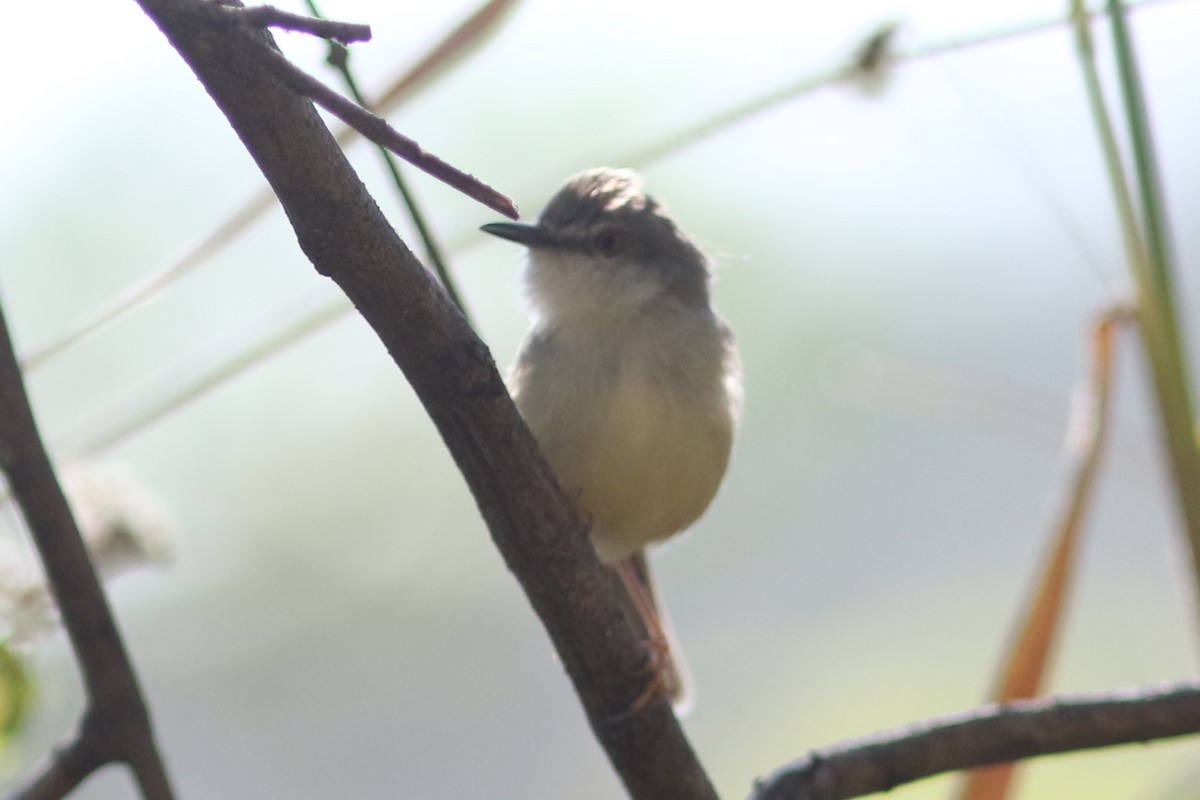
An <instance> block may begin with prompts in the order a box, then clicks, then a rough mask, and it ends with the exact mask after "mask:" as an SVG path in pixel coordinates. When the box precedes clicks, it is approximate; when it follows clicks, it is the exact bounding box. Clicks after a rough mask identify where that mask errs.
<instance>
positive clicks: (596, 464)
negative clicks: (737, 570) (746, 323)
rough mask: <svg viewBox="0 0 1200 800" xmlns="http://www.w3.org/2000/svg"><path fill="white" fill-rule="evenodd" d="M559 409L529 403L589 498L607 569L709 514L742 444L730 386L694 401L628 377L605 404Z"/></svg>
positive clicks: (692, 395) (547, 440) (566, 479)
mask: <svg viewBox="0 0 1200 800" xmlns="http://www.w3.org/2000/svg"><path fill="white" fill-rule="evenodd" d="M519 399H525V398H519ZM556 399H557V400H558V401H560V402H559V403H556V404H555V405H556V406H557V407H556V408H554V409H552V410H551V409H548V408H546V406H545V404H539V403H536V402H523V403H521V405H522V412H523V413H524V414H525V415H526V419H527V421H528V422H529V424H530V426H531V427H532V428H533V432H534V434H535V435H536V436H537V438H538V441H539V443H540V444H541V447H542V450H543V452H545V454H546V457H547V458H548V459H549V461H550V464H551V466H552V467H553V468H554V470H555V472H556V474H557V475H558V477H559V480H560V481H562V483H563V485H564V486H565V487H566V488H568V489H571V490H575V491H577V492H578V493H579V502H580V505H581V506H582V507H583V509H584V510H585V511H586V512H587V513H588V515H589V516H590V517H591V521H592V541H593V543H594V545H595V547H596V551H597V553H598V555H599V556H600V558H601V559H603V560H604V561H608V562H612V561H616V560H618V559H620V558H623V557H625V556H627V555H629V554H631V553H633V552H635V551H637V550H638V549H640V548H642V547H644V546H645V545H647V544H649V543H651V542H655V541H659V540H662V539H665V538H667V537H669V536H671V535H673V534H675V533H678V532H679V531H682V530H683V529H684V528H686V527H688V526H689V525H690V524H691V523H693V522H695V521H696V519H697V518H698V517H699V516H700V515H701V514H702V513H703V512H704V510H705V509H706V508H707V507H708V504H709V502H710V501H711V500H712V498H713V496H714V495H715V494H716V491H717V486H718V485H719V484H720V482H721V477H722V476H723V475H724V472H725V466H726V464H727V462H728V459H729V450H730V445H731V443H732V435H733V421H732V418H731V413H730V409H729V400H728V398H727V397H726V395H725V392H724V388H723V386H722V385H721V384H720V383H716V384H714V385H713V386H712V387H709V388H706V389H705V388H701V389H699V390H697V391H694V392H687V393H684V392H680V391H679V390H678V389H668V388H667V387H665V386H664V385H663V384H662V383H661V382H658V381H656V380H654V379H653V377H651V376H646V377H644V378H641V379H639V378H637V377H634V376H629V375H628V374H627V375H626V376H625V377H624V380H622V381H620V382H619V384H618V385H617V386H616V387H614V388H612V389H611V390H609V391H607V392H605V393H603V394H602V395H599V396H596V395H592V396H585V395H583V393H582V392H581V393H580V396H576V397H570V398H563V397H558V398H556ZM528 400H533V398H528ZM563 401H566V402H563Z"/></svg>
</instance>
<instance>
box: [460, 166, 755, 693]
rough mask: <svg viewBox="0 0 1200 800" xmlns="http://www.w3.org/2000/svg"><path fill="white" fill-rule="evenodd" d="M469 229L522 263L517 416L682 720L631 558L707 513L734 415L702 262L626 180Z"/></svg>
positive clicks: (721, 326) (729, 361)
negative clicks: (527, 323)
mask: <svg viewBox="0 0 1200 800" xmlns="http://www.w3.org/2000/svg"><path fill="white" fill-rule="evenodd" d="M482 230H483V231H484V232H486V233H488V234H492V235H494V236H498V237H500V238H503V239H507V240H509V241H512V242H516V243H517V244H520V245H523V246H524V247H525V248H527V250H528V257H527V260H526V267H525V271H524V287H525V293H526V296H527V301H528V306H529V309H530V314H531V327H530V330H529V333H528V334H527V335H526V337H525V340H524V342H523V344H522V345H521V347H520V350H519V352H518V355H517V357H516V360H515V362H514V364H513V366H512V368H511V370H510V373H509V378H508V383H509V388H510V390H511V393H512V395H513V399H514V401H515V403H516V405H517V409H518V410H519V411H520V413H521V415H522V417H523V418H524V420H525V422H526V424H527V425H528V426H529V428H530V430H531V431H532V432H533V435H534V437H535V439H536V440H537V442H538V445H539V447H540V448H541V450H542V452H543V454H544V455H545V457H546V459H547V461H548V462H549V464H550V466H551V468H552V469H553V470H554V473H555V475H556V476H557V477H558V480H559V482H560V484H561V485H562V486H563V487H564V488H565V489H567V490H568V491H570V492H572V493H573V495H574V496H575V497H576V498H577V502H578V504H579V506H580V508H581V510H582V511H583V512H584V514H585V516H586V518H587V519H588V520H589V521H590V538H591V542H592V544H593V546H594V548H595V550H596V554H597V556H599V558H600V560H601V561H602V562H604V563H605V564H608V565H610V566H612V567H613V568H614V569H616V570H617V572H618V574H619V575H620V576H621V577H622V580H623V581H624V583H625V586H626V589H627V590H628V591H629V593H630V595H631V597H632V599H633V601H634V605H635V607H637V608H638V610H639V612H640V613H641V614H642V617H643V620H644V622H645V624H646V627H647V632H648V635H649V637H650V640H651V644H652V649H651V652H652V655H653V654H654V653H656V652H657V655H656V656H654V657H653V659H652V660H653V661H655V662H656V663H657V665H658V668H657V670H656V675H655V678H654V680H653V681H652V682H651V684H650V687H649V688H657V687H661V689H662V690H664V691H665V692H666V693H667V695H668V696H669V698H670V699H671V701H672V704H673V706H674V707H675V709H676V712H677V713H679V714H681V715H682V714H683V713H685V712H686V710H687V709H688V708H689V707H690V705H691V700H692V695H693V686H692V681H691V677H690V673H689V672H688V671H687V667H686V665H685V662H684V661H683V657H682V651H681V650H680V648H679V645H678V641H677V640H676V639H675V635H674V631H673V629H672V628H671V625H670V621H669V618H668V617H667V615H666V608H665V606H664V605H663V602H662V598H661V595H660V593H659V592H658V591H657V588H656V587H655V585H654V582H653V579H652V577H651V574H650V570H649V563H648V561H647V558H646V548H647V547H648V546H650V545H652V544H655V543H658V542H662V541H664V540H666V539H668V538H670V537H672V536H674V535H676V534H678V533H680V532H682V531H684V530H686V529H687V528H689V527H690V526H691V525H692V524H693V523H694V522H696V520H697V519H699V518H700V516H701V515H702V514H703V513H704V512H705V510H706V509H707V508H708V507H709V504H710V503H711V502H712V500H713V498H714V496H715V495H716V493H717V488H718V486H719V485H720V483H721V481H722V478H723V477H724V475H725V472H726V467H727V465H728V463H729V457H730V452H731V449H732V446H733V437H734V432H735V428H736V427H737V424H738V419H739V416H740V411H741V405H742V369H741V359H740V355H739V352H738V348H737V345H736V342H735V340H734V336H733V333H732V332H731V330H730V327H729V325H728V324H727V323H726V322H725V320H724V319H722V317H721V316H720V315H719V314H717V312H716V311H715V310H714V308H713V304H712V292H711V284H712V269H711V262H710V260H709V258H708V257H707V256H706V255H705V254H704V252H703V251H702V250H701V249H700V247H699V246H698V245H697V244H696V242H695V241H694V240H693V239H692V238H691V237H690V236H688V235H687V234H686V233H685V232H684V231H683V230H682V229H681V228H680V227H679V225H678V224H677V223H676V221H675V220H674V218H673V217H672V216H671V215H670V213H669V212H668V210H667V209H666V207H665V206H663V205H662V204H660V203H659V202H658V201H656V200H655V199H654V197H653V196H651V195H649V194H647V193H646V192H645V190H644V182H643V179H642V178H641V176H639V175H638V174H637V173H635V172H633V171H632V170H628V169H614V168H611V167H596V168H593V169H588V170H585V171H583V172H580V173H579V174H577V175H575V176H574V177H572V178H570V179H569V180H568V181H567V183H566V185H565V186H563V187H562V189H561V190H559V191H558V193H557V194H555V195H554V196H553V198H551V200H550V201H549V202H548V203H547V204H546V206H545V208H544V209H543V211H542V213H541V214H540V215H539V216H538V218H537V220H536V222H535V223H534V224H525V223H514V222H496V223H491V224H488V225H484V226H483V228H482Z"/></svg>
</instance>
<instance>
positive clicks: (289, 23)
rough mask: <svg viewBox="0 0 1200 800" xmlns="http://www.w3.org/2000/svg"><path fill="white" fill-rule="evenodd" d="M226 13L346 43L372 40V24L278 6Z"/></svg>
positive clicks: (259, 24) (248, 22) (244, 21)
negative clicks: (289, 9)
mask: <svg viewBox="0 0 1200 800" xmlns="http://www.w3.org/2000/svg"><path fill="white" fill-rule="evenodd" d="M226 13H227V14H229V15H230V16H231V17H233V18H234V19H236V20H238V21H239V22H241V23H242V24H245V25H250V26H254V27H259V28H280V29H282V30H286V31H298V32H300V33H311V34H312V35H313V36H319V37H321V38H322V39H331V40H333V41H335V42H341V43H342V44H350V43H351V42H368V41H370V40H371V26H370V25H360V24H358V23H354V22H336V21H334V20H329V19H324V18H317V17H306V16H303V15H302V14H293V13H291V12H288V11H282V10H280V9H278V8H275V7H274V6H251V7H249V8H227V9H226Z"/></svg>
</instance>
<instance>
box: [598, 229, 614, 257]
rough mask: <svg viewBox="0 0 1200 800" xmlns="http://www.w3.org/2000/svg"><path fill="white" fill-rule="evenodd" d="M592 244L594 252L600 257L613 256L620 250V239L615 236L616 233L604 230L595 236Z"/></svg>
mask: <svg viewBox="0 0 1200 800" xmlns="http://www.w3.org/2000/svg"><path fill="white" fill-rule="evenodd" d="M592 244H593V245H594V246H595V248H596V252H598V253H600V254H601V255H605V256H613V255H616V254H617V251H619V250H620V249H621V237H620V236H618V235H617V232H616V231H614V230H611V229H607V228H606V229H605V230H602V231H600V232H599V233H597V234H596V238H595V239H593V240H592Z"/></svg>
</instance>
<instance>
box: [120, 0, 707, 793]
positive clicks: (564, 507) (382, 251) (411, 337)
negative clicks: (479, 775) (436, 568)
mask: <svg viewBox="0 0 1200 800" xmlns="http://www.w3.org/2000/svg"><path fill="white" fill-rule="evenodd" d="M139 1H140V4H141V6H142V8H143V9H145V11H146V13H147V14H148V15H149V16H150V17H151V18H152V19H153V20H154V21H155V22H156V24H157V25H158V26H159V28H161V29H162V31H163V32H164V33H165V34H166V36H167V38H168V39H169V40H170V41H171V43H172V44H173V45H174V46H175V48H176V49H177V50H178V51H179V53H180V54H181V55H182V56H183V58H184V60H185V61H187V63H188V64H189V66H191V68H192V69H193V71H194V72H195V73H196V75H197V77H199V79H200V81H201V82H202V83H203V84H204V87H205V89H206V90H207V91H208V93H209V94H210V95H211V96H212V97H213V99H214V100H215V101H216V103H217V105H218V106H219V107H220V108H221V110H222V111H223V112H224V113H225V116H226V117H227V118H228V120H229V122H230V124H231V125H232V127H233V128H234V130H235V131H236V132H237V134H238V136H239V137H240V138H241V140H242V142H243V143H244V144H245V146H246V149H247V150H248V151H249V152H250V154H251V156H252V157H253V158H254V160H255V161H256V162H257V163H258V166H259V168H260V169H261V170H262V172H263V174H264V176H265V177H266V178H267V180H268V181H269V182H270V184H271V186H272V188H273V189H274V190H275V192H276V194H277V195H278V196H279V199H280V202H281V203H282V205H283V208H284V210H285V212H286V213H287V216H288V218H289V220H290V221H291V224H292V226H293V228H294V229H295V232H296V236H297V239H298V240H299V243H300V246H301V248H302V249H303V250H304V252H305V254H306V255H307V256H308V257H309V259H310V260H311V261H312V263H313V265H314V266H315V267H316V268H317V271H318V272H320V273H321V274H323V275H326V276H328V277H330V278H332V279H333V280H334V281H335V282H337V284H338V285H339V286H340V287H341V289H342V290H343V291H345V293H346V294H347V295H348V296H349V298H350V299H351V300H352V301H353V303H354V304H355V306H356V307H357V308H358V310H359V312H360V313H361V314H362V315H363V317H364V318H365V319H366V321H367V322H368V323H369V324H370V325H371V327H372V328H373V329H374V330H375V332H376V333H377V334H378V336H379V338H380V339H381V340H382V342H383V344H384V346H385V347H386V348H387V350H388V352H389V353H390V355H391V356H392V358H393V359H394V360H395V362H396V363H397V365H399V367H400V368H401V370H402V371H403V372H404V375H405V377H407V378H408V380H409V382H410V383H411V384H412V386H413V388H414V390H415V391H416V393H417V395H418V397H419V398H420V400H421V402H422V403H423V404H424V406H425V409H426V410H427V412H428V413H429V416H430V418H431V419H432V420H433V422H434V424H435V425H436V426H437V428H438V431H439V432H440V434H441V436H442V438H443V440H444V441H445V443H446V446H447V448H448V449H449V451H450V453H451V455H452V456H453V458H454V460H455V462H456V463H457V464H458V467H459V469H460V470H461V471H462V473H463V475H464V477H465V478H466V480H467V484H468V486H469V487H470V489H471V491H472V493H473V494H474V496H475V499H476V502H477V503H478V505H479V509H480V511H481V513H482V515H483V518H484V520H485V521H486V523H487V525H488V528H489V530H490V531H491V534H492V538H493V539H494V540H495V542H496V545H497V547H498V548H499V550H500V552H501V554H502V555H503V556H504V559H505V561H506V562H507V564H508V566H509V568H510V569H511V570H512V571H513V572H514V573H515V575H516V576H517V578H518V580H519V581H520V583H521V586H522V587H523V588H524V590H525V592H526V594H527V595H528V597H529V599H530V602H531V603H532V605H533V607H534V609H535V610H536V611H537V613H538V615H539V616H540V617H541V618H542V621H543V623H544V624H545V626H546V628H547V630H548V631H549V633H550V636H551V638H552V639H553V641H554V644H555V647H556V648H557V650H558V652H559V655H560V657H561V659H562V662H563V664H564V666H565V667H566V669H567V672H568V673H569V674H570V676H571V678H572V680H573V681H574V683H575V686H576V689H577V690H578V692H579V695H580V697H581V699H582V701H583V704H584V706H585V708H586V710H587V713H588V717H589V720H590V721H591V724H592V727H593V730H594V731H595V733H596V735H597V737H598V738H599V740H600V742H601V743H602V745H603V746H604V748H605V750H606V752H607V753H608V755H609V757H610V759H611V760H612V762H613V764H614V766H615V768H616V769H617V771H618V773H619V774H620V776H621V778H622V780H623V781H624V782H625V784H626V786H627V787H628V789H629V791H630V794H631V795H633V796H634V797H635V798H645V799H646V800H650V799H651V798H653V800H671V799H672V798H706V799H707V800H712V798H715V794H714V792H713V790H712V787H711V785H710V784H709V782H708V779H707V777H706V776H705V774H704V771H703V770H702V769H701V767H700V765H699V762H698V761H697V760H696V758H695V755H694V754H693V752H692V750H691V747H690V746H689V745H688V742H687V740H686V739H685V738H684V736H683V733H682V731H681V730H680V728H679V725H678V723H677V722H676V721H675V718H674V715H673V713H672V712H671V709H670V707H669V705H668V703H667V701H666V700H665V698H658V699H657V700H656V701H655V702H653V703H651V704H650V705H648V706H647V707H646V708H645V709H644V710H642V711H641V712H640V713H637V714H627V713H625V712H627V711H628V709H629V707H630V704H631V703H632V701H633V700H634V699H635V698H637V697H638V696H639V694H640V693H641V692H642V689H643V688H644V686H645V683H646V681H647V680H648V679H649V678H650V675H649V673H648V672H647V671H646V664H645V657H646V653H645V647H644V645H645V640H644V632H643V631H641V629H640V627H639V626H638V624H637V622H636V620H635V618H634V615H633V612H632V610H631V609H630V608H629V607H628V602H627V601H624V602H623V601H622V593H621V590H620V588H619V586H618V585H617V583H616V579H615V578H614V576H613V575H612V574H611V573H610V572H609V571H608V570H606V569H604V568H603V567H602V565H601V564H600V563H599V561H598V560H597V559H596V556H595V553H594V552H593V550H592V548H591V545H590V543H589V542H588V541H587V539H586V536H585V531H584V526H583V525H582V524H581V521H580V519H579V516H578V514H577V513H576V512H575V511H574V509H573V506H572V504H571V503H570V502H569V500H568V499H567V498H566V497H565V496H564V494H563V493H562V491H561V490H560V488H559V487H558V485H557V483H556V481H555V479H554V476H553V474H552V473H551V471H550V469H549V467H548V466H547V465H546V463H545V460H544V459H543V458H542V456H541V455H540V453H539V451H538V449H537V445H536V443H535V442H534V439H533V437H532V435H531V434H530V433H529V430H528V429H527V428H526V427H525V425H524V423H523V422H522V421H521V418H520V416H519V415H518V414H517V410H516V408H515V406H514V405H513V403H512V400H511V399H510V398H509V396H508V393H507V391H506V390H505V387H504V384H503V382H502V381H501V378H500V375H499V373H498V372H497V370H496V367H495V364H494V363H493V361H492V358H491V355H490V354H489V352H488V350H487V348H486V347H485V346H484V345H483V343H482V342H480V341H479V339H478V338H477V337H476V336H475V334H474V333H473V332H472V331H471V329H470V328H469V327H468V326H467V325H466V323H465V321H464V320H463V317H462V315H461V314H459V312H458V311H457V309H455V307H454V306H453V304H451V302H450V301H449V299H448V298H447V297H446V294H445V293H444V292H443V291H442V289H441V288H440V287H439V286H438V285H437V284H436V282H435V281H434V280H433V279H432V277H431V276H430V274H429V273H428V272H427V271H426V270H425V268H424V267H423V266H422V265H421V264H420V263H419V262H418V261H417V259H416V258H415V257H414V256H413V255H412V253H410V252H409V250H408V248H407V247H405V245H404V244H403V242H401V240H400V239H399V237H398V236H397V235H396V233H395V231H393V230H392V228H391V226H390V225H389V224H388V223H387V220H386V219H385V218H384V217H383V215H382V214H381V213H380V211H379V209H378V207H377V206H376V205H375V202H374V201H373V200H372V198H371V197H370V195H368V194H367V191H366V189H365V188H364V187H363V185H362V183H361V182H360V181H359V179H358V177H357V176H356V175H355V174H354V171H353V170H352V169H351V167H350V165H349V163H348V162H347V161H346V158H345V156H344V155H343V154H342V152H341V151H340V150H339V149H338V147H337V144H336V142H335V141H334V139H333V137H332V136H331V135H330V133H329V131H328V130H327V129H326V127H325V125H324V124H323V123H322V121H321V119H320V117H319V116H318V115H317V113H316V111H315V110H314V109H313V106H312V104H311V103H310V102H308V101H307V100H304V99H302V98H300V97H297V96H296V95H295V94H293V93H292V92H291V91H289V90H288V88H287V87H285V86H284V85H283V84H282V83H280V81H279V80H278V79H277V78H276V77H275V75H274V74H273V73H272V72H271V71H270V70H268V69H267V67H266V66H264V64H263V62H262V57H261V53H262V51H263V44H264V42H265V41H267V39H266V35H265V34H263V33H259V32H250V31H221V32H217V31H214V30H213V29H212V27H210V26H207V25H205V24H203V23H202V22H201V21H199V20H198V19H197V16H196V15H195V14H194V13H189V12H190V8H191V6H192V5H193V4H194V3H195V2H196V0H139ZM464 668H469V667H468V666H466V665H464Z"/></svg>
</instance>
